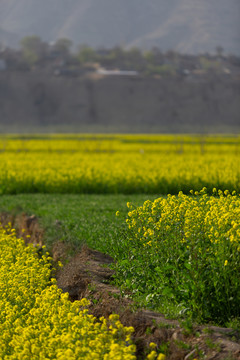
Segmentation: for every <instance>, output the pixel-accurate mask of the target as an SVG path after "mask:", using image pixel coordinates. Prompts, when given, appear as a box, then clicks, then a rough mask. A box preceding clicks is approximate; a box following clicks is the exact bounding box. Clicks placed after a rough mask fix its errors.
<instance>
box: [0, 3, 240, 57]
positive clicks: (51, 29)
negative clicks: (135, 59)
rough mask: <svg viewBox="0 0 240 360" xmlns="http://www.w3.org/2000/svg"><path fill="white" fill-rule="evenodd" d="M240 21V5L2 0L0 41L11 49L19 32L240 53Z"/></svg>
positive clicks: (104, 43)
mask: <svg viewBox="0 0 240 360" xmlns="http://www.w3.org/2000/svg"><path fill="white" fill-rule="evenodd" d="M239 19H240V1H239V0H228V1H226V0H211V1H209V0H170V1H166V0H121V1H119V0H41V1H38V0H1V1H0V28H1V29H2V31H0V42H2V41H3V38H4V39H5V40H4V41H5V43H6V42H7V44H9V45H12V44H13V43H14V42H13V40H12V37H11V36H12V35H11V34H12V33H13V34H14V33H15V34H17V35H18V36H19V37H20V38H22V37H24V36H27V35H38V36H40V37H41V38H42V39H43V40H46V41H55V40H56V39H58V38H63V37H64V38H69V39H71V40H72V41H73V42H74V44H75V45H79V44H88V45H90V46H92V47H107V48H110V47H113V46H115V45H120V46H123V47H133V46H137V47H140V48H143V49H148V48H152V47H153V46H158V47H160V49H162V50H164V51H166V50H169V49H172V50H177V51H179V52H185V53H200V52H214V51H215V49H216V47H217V46H219V45H221V46H222V47H223V48H224V50H225V52H226V53H234V54H240V25H239V24H240V22H239ZM3 31H4V32H3ZM8 33H11V34H9V35H8ZM6 39H7V40H6Z"/></svg>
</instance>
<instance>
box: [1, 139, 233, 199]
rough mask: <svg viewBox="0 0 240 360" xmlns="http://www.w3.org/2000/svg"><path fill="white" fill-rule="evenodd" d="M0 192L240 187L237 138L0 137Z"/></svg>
mask: <svg viewBox="0 0 240 360" xmlns="http://www.w3.org/2000/svg"><path fill="white" fill-rule="evenodd" d="M0 150H1V153H0V193H2V194H15V193H27V192H30V193H34V192H42V193H43V192H45V193H159V194H160V193H161V194H167V193H171V194H173V193H174V194H176V193H178V192H179V191H180V190H182V191H185V192H187V191H189V190H190V189H194V190H199V189H201V188H202V187H203V186H206V187H207V188H209V189H212V188H213V187H217V188H221V189H226V188H227V189H229V190H230V191H233V190H236V191H240V137H237V136H236V137H213V136H212V137H205V138H203V137H197V136H195V137H194V136H173V135H171V136H170V135H162V136H161V135H112V136H110V135H108V136H103V135H102V136H100V135H99V136H95V137H93V136H90V135H89V136H87V135H85V136H80V135H79V136H77V135H76V136H74V135H72V136H67V135H66V136H60V135H58V136H57V135H55V136H42V137H37V136H35V137H22V138H19V137H17V136H16V137H14V136H12V137H10V136H5V137H1V138H0Z"/></svg>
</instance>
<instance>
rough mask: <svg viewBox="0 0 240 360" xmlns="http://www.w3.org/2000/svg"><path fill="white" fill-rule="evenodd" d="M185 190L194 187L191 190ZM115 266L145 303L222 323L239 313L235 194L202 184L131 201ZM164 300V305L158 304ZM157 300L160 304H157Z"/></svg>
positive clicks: (239, 220)
mask: <svg viewBox="0 0 240 360" xmlns="http://www.w3.org/2000/svg"><path fill="white" fill-rule="evenodd" d="M191 193H194V191H192V192H191ZM128 206H129V207H131V205H130V204H128ZM126 221H127V227H128V230H129V231H128V234H127V239H126V242H127V244H126V256H127V257H128V259H131V261H130V262H129V263H128V262H127V261H126V260H125V258H124V254H123V255H122V257H123V261H119V264H118V265H117V266H118V269H119V272H120V274H121V273H122V274H123V278H124V282H125V284H127V286H128V289H129V288H130V289H131V290H132V291H133V292H134V293H135V294H137V295H138V296H140V298H141V299H145V300H144V301H145V304H147V305H148V306H154V307H155V308H158V309H159V310H160V311H164V312H165V313H166V311H167V310H166V307H168V306H169V304H170V303H172V304H173V306H175V309H176V310H175V311H177V312H178V314H180V315H181V314H183V313H185V312H188V313H189V314H191V315H192V316H193V317H195V318H198V320H203V321H209V320H211V321H216V322H218V323H222V324H224V323H226V322H227V321H229V320H230V319H231V318H232V317H239V316H240V308H239V299H240V277H239V271H240V197H239V196H238V195H236V192H233V193H232V194H231V193H230V192H229V191H225V192H223V191H220V190H219V191H218V192H217V191H216V190H214V194H213V195H212V196H209V195H207V193H206V188H204V189H203V190H201V191H200V192H197V194H196V195H193V196H188V195H184V194H183V192H179V194H178V196H175V195H168V196H167V198H164V197H162V198H159V199H156V200H155V201H153V202H151V201H149V200H148V201H146V202H145V203H144V204H143V205H142V206H140V207H138V208H134V207H132V210H131V211H130V212H129V213H128V217H127V219H126ZM164 304H166V306H165V305H164ZM162 306H165V308H163V307H162Z"/></svg>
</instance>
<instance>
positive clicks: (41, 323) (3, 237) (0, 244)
mask: <svg viewBox="0 0 240 360" xmlns="http://www.w3.org/2000/svg"><path fill="white" fill-rule="evenodd" d="M87 305H88V301H87V300H86V299H82V300H81V301H75V302H73V303H72V302H70V301H69V299H68V294H67V293H62V291H61V290H60V289H58V287H57V286H56V284H55V281H54V280H53V279H51V271H50V262H49V255H48V253H45V255H43V257H42V258H41V259H39V258H38V256H37V250H36V249H35V248H34V247H33V246H32V245H29V246H28V247H26V246H25V244H24V241H23V240H22V239H17V238H16V234H15V231H14V230H9V229H8V230H5V229H3V228H2V227H0V359H4V360H7V359H9V360H10V359H19V360H30V359H31V360H34V359H36V360H37V359H58V360H65V359H68V360H74V359H89V360H90V359H91V360H92V359H96V360H97V359H103V360H108V359H117V360H118V359H119V360H120V359H126V360H134V359H136V357H135V355H134V353H135V345H133V344H132V341H131V334H132V332H133V328H131V327H124V326H123V325H122V324H121V323H120V321H119V319H118V316H117V315H111V316H110V317H109V319H108V320H106V319H105V318H101V319H100V321H97V319H96V318H95V317H93V316H92V315H90V314H88V310H87V309H86V306H87Z"/></svg>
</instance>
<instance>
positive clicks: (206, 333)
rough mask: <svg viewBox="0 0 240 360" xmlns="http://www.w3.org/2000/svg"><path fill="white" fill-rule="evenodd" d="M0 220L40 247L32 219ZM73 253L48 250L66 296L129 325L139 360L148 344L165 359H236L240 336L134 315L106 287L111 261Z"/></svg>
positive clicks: (64, 248)
mask: <svg viewBox="0 0 240 360" xmlns="http://www.w3.org/2000/svg"><path fill="white" fill-rule="evenodd" d="M0 221H1V223H2V224H3V225H4V226H6V225H7V224H8V223H10V224H11V226H12V227H14V228H16V230H17V234H18V236H19V237H20V236H21V237H23V238H24V239H25V242H26V244H27V243H33V244H34V245H37V244H39V245H40V246H42V245H43V243H44V229H42V228H41V226H40V225H39V222H38V219H37V217H36V216H35V215H31V216H27V215H26V214H20V215H17V216H16V215H13V214H9V213H1V214H0ZM56 225H57V221H56ZM27 235H29V236H30V237H29V236H27ZM73 251H74V249H72V248H71V247H70V245H68V244H66V243H64V242H60V241H56V242H55V243H54V245H53V247H52V249H51V253H52V254H51V255H52V257H53V261H54V262H55V263H57V262H58V261H59V260H60V261H62V262H63V264H65V265H64V266H63V267H62V268H61V269H59V270H57V272H56V274H55V276H56V278H57V284H58V286H59V287H60V288H61V289H62V290H63V291H64V292H68V293H69V295H70V299H71V300H72V301H74V300H77V299H82V298H83V297H85V298H87V299H89V300H90V302H91V304H90V306H89V312H90V313H91V314H93V315H94V316H96V317H100V316H105V317H108V316H109V315H110V314H111V313H118V314H119V315H120V320H121V322H122V323H123V324H124V325H125V326H133V327H134V329H135V332H134V335H133V336H134V342H135V343H136V345H137V357H138V358H139V359H141V358H143V357H144V353H145V349H146V348H147V347H148V345H149V343H150V342H155V343H156V344H157V345H158V346H161V345H163V344H168V349H169V350H168V354H169V355H168V357H167V358H168V359H174V360H187V359H193V358H196V359H200V358H201V357H200V354H201V356H202V358H203V359H207V360H213V359H214V360H215V359H216V360H220V359H221V360H223V359H231V360H235V359H236V360H238V359H240V334H239V333H238V332H237V331H234V330H233V329H227V328H220V327H216V326H198V325H195V326H194V327H193V330H192V331H191V332H188V331H187V330H186V328H183V327H182V326H181V324H180V323H179V322H178V321H177V320H169V319H166V318H165V317H164V316H163V315H162V314H159V313H155V312H152V311H149V310H145V309H140V310H139V309H138V310H137V311H136V309H135V310H134V304H133V302H132V301H131V300H130V299H127V298H124V297H122V296H121V293H120V290H119V289H118V288H116V287H114V286H112V285H111V284H110V280H111V278H112V276H113V271H112V270H111V269H110V268H109V267H108V266H109V264H110V263H111V262H113V259H112V258H111V257H110V256H109V255H105V254H102V253H100V252H98V251H95V250H92V249H89V248H88V247H86V246H84V247H82V249H81V250H80V251H76V252H75V253H74V254H73V255H70V254H71V253H72V252H73Z"/></svg>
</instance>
